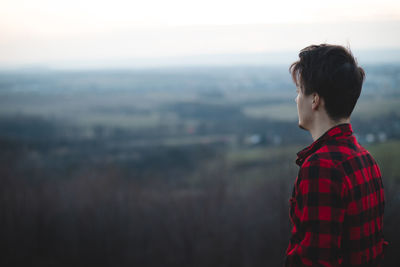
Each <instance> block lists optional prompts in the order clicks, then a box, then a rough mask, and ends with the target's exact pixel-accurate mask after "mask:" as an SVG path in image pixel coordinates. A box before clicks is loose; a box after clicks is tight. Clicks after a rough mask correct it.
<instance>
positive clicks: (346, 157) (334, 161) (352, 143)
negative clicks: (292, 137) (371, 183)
mask: <svg viewBox="0 0 400 267" xmlns="http://www.w3.org/2000/svg"><path fill="white" fill-rule="evenodd" d="M357 158H366V160H367V161H373V162H374V159H373V158H372V156H371V155H370V153H369V152H368V151H367V150H366V149H365V148H364V147H362V146H361V145H359V144H358V143H357V142H356V140H355V139H350V138H348V139H341V140H337V139H332V140H329V141H327V142H326V143H325V144H324V145H323V146H321V147H320V148H319V149H318V150H316V151H315V152H314V153H312V154H311V155H309V156H308V157H307V158H306V159H305V161H304V164H303V166H304V167H305V166H312V165H320V166H321V165H322V166H325V167H330V168H341V166H342V165H343V164H344V163H346V162H348V161H353V160H354V159H357Z"/></svg>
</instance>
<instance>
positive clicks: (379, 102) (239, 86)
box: [0, 63, 400, 267]
mask: <svg viewBox="0 0 400 267" xmlns="http://www.w3.org/2000/svg"><path fill="white" fill-rule="evenodd" d="M363 67H364V69H365V71H366V81H365V83H364V87H363V91H362V94H361V97H360V99H359V101H358V104H357V107H356V109H355V111H354V112H353V116H352V126H353V130H354V133H355V135H356V136H357V138H358V141H359V142H360V143H361V144H362V145H363V146H365V147H366V148H367V149H369V150H370V152H371V154H372V155H373V156H374V157H375V159H376V160H377V162H378V164H379V165H380V167H381V170H382V174H383V182H384V186H385V194H386V210H385V227H384V233H385V238H386V239H387V240H388V241H389V243H390V246H389V248H388V250H387V254H386V256H385V257H386V259H385V266H398V264H399V259H398V256H397V255H396V252H397V251H399V250H400V233H399V231H397V226H398V225H399V224H400V216H399V215H398V213H397V211H398V210H399V208H400V165H399V160H398V159H399V158H400V109H399V107H400V63H399V64H396V63H390V64H372V63H371V64H368V65H365V66H363ZM295 91H296V90H295V86H294V84H293V83H292V81H291V78H290V75H289V72H288V66H279V65H277V66H235V67H222V66H220V67H187V68H185V67H175V68H149V69H136V70H127V69H113V70H107V69H104V70H102V69H99V70H80V71H79V70H50V69H34V68H32V69H21V70H8V71H7V70H3V71H1V72H0V162H1V164H0V212H1V215H0V236H1V238H0V248H1V251H2V252H1V257H0V265H1V266H26V265H28V266H95V265H96V266H141V267H146V266H149V267H150V266H164V267H168V266H199V267H200V266H209V267H211V266H220V267H222V266H229V267H234V266H241V267H242V266H243V267H244V266H252V267H255V266H282V264H283V260H284V254H285V249H286V247H287V245H288V241H289V235H290V230H291V226H290V223H289V218H288V209H289V206H288V200H289V197H290V194H291V190H292V187H293V184H294V181H295V178H296V175H297V171H298V167H297V165H295V159H296V153H297V152H298V151H299V150H300V149H302V148H304V147H305V146H307V145H309V144H310V143H311V142H312V139H311V136H310V135H309V134H308V133H307V132H305V131H303V130H300V129H299V128H298V126H297V111H296V104H295V101H294V99H295V97H296V92H295Z"/></svg>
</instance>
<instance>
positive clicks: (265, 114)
mask: <svg viewBox="0 0 400 267" xmlns="http://www.w3.org/2000/svg"><path fill="white" fill-rule="evenodd" d="M399 107H400V97H395V98H388V97H377V98H371V99H364V98H361V99H360V100H359V102H358V103H357V106H356V108H355V110H354V113H353V117H357V118H361V119H375V118H379V116H383V115H387V114H390V113H394V114H397V115H400V109H399ZM243 111H244V113H245V114H246V115H247V116H249V117H254V118H270V119H278V120H285V121H293V120H296V119H297V109H296V103H295V102H294V101H293V103H281V104H270V105H258V106H252V107H245V108H244V109H243Z"/></svg>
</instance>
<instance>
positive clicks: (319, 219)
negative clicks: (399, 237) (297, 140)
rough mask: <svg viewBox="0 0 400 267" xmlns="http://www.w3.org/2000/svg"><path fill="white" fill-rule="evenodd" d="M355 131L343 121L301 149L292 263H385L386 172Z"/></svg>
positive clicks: (288, 257) (293, 214)
mask: <svg viewBox="0 0 400 267" xmlns="http://www.w3.org/2000/svg"><path fill="white" fill-rule="evenodd" d="M352 132H353V131H352V127H351V124H349V123H345V124H340V125H337V126H335V127H333V128H331V129H330V130H328V131H327V132H326V133H325V134H324V135H323V136H321V137H320V138H319V139H318V140H316V141H315V142H313V143H312V144H311V145H310V146H308V147H307V148H305V149H303V150H302V151H300V152H299V153H297V156H298V157H297V160H296V163H297V164H298V165H299V166H300V170H299V173H298V176H297V179H296V182H295V185H294V188H293V193H292V197H291V198H290V201H289V202H290V209H289V215H290V220H291V223H292V225H293V228H292V233H291V238H290V243H289V246H288V248H287V251H286V259H285V266H287V267H288V266H381V261H382V259H383V247H384V245H386V244H387V242H385V241H384V239H383V232H382V228H383V213H384V205H385V198H384V192H383V184H382V178H381V172H380V170H379V167H378V165H377V163H376V162H375V160H374V159H373V158H372V156H371V155H370V154H369V152H368V151H367V150H366V149H364V148H363V147H362V146H360V145H359V144H358V142H357V140H356V138H355V136H354V135H353V134H352Z"/></svg>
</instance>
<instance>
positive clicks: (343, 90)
mask: <svg viewBox="0 0 400 267" xmlns="http://www.w3.org/2000/svg"><path fill="white" fill-rule="evenodd" d="M299 58H300V59H299V60H298V61H296V62H294V63H293V64H292V65H291V66H290V67H289V72H290V73H291V75H292V79H293V81H294V83H295V84H296V86H298V87H300V88H301V90H302V92H303V93H304V94H306V95H310V94H312V93H318V94H319V95H320V96H321V97H322V98H323V99H324V101H325V108H326V112H327V113H328V115H329V117H330V118H331V119H333V120H338V119H342V118H348V117H350V115H351V113H352V112H353V109H354V107H355V105H356V102H357V100H358V98H359V96H360V93H361V88H362V84H363V82H364V79H365V72H364V70H363V68H361V67H359V66H358V64H357V61H356V59H355V58H354V56H353V54H352V53H351V51H350V49H349V48H345V47H343V46H340V45H330V44H320V45H310V46H307V47H305V48H303V49H302V50H301V51H300V53H299Z"/></svg>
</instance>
